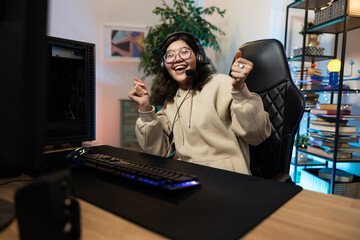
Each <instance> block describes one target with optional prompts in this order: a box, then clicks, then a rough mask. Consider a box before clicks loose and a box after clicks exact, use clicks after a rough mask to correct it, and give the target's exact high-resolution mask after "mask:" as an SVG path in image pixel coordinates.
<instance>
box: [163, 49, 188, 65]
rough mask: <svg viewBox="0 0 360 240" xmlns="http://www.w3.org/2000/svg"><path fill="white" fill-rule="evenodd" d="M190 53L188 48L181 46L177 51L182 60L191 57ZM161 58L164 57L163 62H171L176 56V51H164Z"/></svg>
mask: <svg viewBox="0 0 360 240" xmlns="http://www.w3.org/2000/svg"><path fill="white" fill-rule="evenodd" d="M191 53H192V51H191V49H189V48H183V49H181V50H180V51H179V52H178V54H179V56H180V58H181V59H182V60H186V59H189V58H190V57H191ZM163 58H164V60H165V62H167V63H172V62H173V61H174V60H175V58H176V53H175V52H173V51H169V52H167V53H165V55H164V56H163Z"/></svg>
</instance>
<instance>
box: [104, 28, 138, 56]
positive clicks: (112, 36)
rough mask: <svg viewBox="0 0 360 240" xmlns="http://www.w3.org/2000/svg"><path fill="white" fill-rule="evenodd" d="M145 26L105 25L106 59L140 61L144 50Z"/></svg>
mask: <svg viewBox="0 0 360 240" xmlns="http://www.w3.org/2000/svg"><path fill="white" fill-rule="evenodd" d="M144 38H145V28H138V27H119V26H109V25H106V26H105V27H104V34H103V53H104V54H103V56H104V61H119V62H139V61H140V54H141V53H142V52H143V51H144Z"/></svg>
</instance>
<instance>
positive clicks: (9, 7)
mask: <svg viewBox="0 0 360 240" xmlns="http://www.w3.org/2000/svg"><path fill="white" fill-rule="evenodd" d="M46 23H47V0H36V1H29V0H1V1H0V33H1V37H0V46H1V51H0V82H1V87H0V111H1V117H0V178H4V177H10V176H16V175H18V174H19V173H22V172H24V171H28V170H33V169H36V168H37V167H39V166H40V165H41V161H42V158H41V156H42V145H43V142H42V139H43V125H44V115H45V105H44V103H45V102H46V101H45V100H46V99H45V97H46V94H45V91H46V90H45V89H46V88H45V87H46V76H47V60H46ZM9 206H11V205H9V204H8V202H6V201H4V200H1V199H0V216H1V218H0V220H1V221H0V230H1V228H3V227H4V226H5V225H6V224H8V223H9V221H8V220H9V219H11V217H7V215H5V213H6V212H9V211H7V210H8V208H9Z"/></svg>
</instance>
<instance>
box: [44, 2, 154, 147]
mask: <svg viewBox="0 0 360 240" xmlns="http://www.w3.org/2000/svg"><path fill="white" fill-rule="evenodd" d="M160 5H161V0H151V1H143V0H121V1H119V0H101V1H99V0H76V1H74V0H50V7H49V25H48V35H50V36H56V37H61V38H68V39H73V40H78V41H84V42H91V43H95V44H96V133H97V134H96V142H98V143H102V144H107V145H112V146H117V147H119V146H120V102H119V99H127V93H128V91H129V90H130V89H131V88H132V85H133V79H134V77H142V76H143V73H142V72H138V64H137V63H105V62H104V61H103V60H102V31H103V26H104V24H114V25H119V26H140V27H145V26H148V25H155V24H157V23H158V17H157V16H156V15H155V14H153V13H152V10H153V9H155V7H157V6H160ZM145 83H146V84H151V80H150V79H149V80H146V82H145Z"/></svg>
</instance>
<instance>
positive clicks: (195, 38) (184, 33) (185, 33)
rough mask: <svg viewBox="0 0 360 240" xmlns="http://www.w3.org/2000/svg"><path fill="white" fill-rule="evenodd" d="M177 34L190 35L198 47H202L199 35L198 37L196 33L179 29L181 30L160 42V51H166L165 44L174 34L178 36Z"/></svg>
mask: <svg viewBox="0 0 360 240" xmlns="http://www.w3.org/2000/svg"><path fill="white" fill-rule="evenodd" d="M176 35H186V36H188V37H189V38H191V39H193V40H194V41H195V43H196V44H197V45H198V47H199V48H200V47H201V45H200V40H199V38H198V37H196V36H195V35H193V34H191V33H189V32H185V31H179V32H174V33H171V34H170V35H168V36H167V37H166V38H165V39H164V40H163V41H162V43H161V44H160V47H159V48H160V51H161V52H163V51H164V49H163V48H164V46H165V44H166V42H167V41H168V40H169V39H170V38H171V37H173V36H176Z"/></svg>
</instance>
